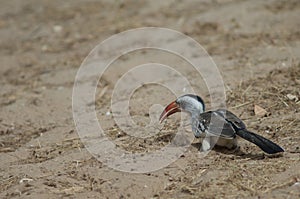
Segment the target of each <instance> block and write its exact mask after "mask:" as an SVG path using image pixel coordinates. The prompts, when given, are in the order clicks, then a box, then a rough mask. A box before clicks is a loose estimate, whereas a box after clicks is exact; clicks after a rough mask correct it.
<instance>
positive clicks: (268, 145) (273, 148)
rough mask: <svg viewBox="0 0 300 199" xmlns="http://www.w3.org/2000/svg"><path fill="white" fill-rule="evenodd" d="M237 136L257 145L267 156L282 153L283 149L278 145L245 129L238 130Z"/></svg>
mask: <svg viewBox="0 0 300 199" xmlns="http://www.w3.org/2000/svg"><path fill="white" fill-rule="evenodd" d="M237 135H239V136H240V137H242V138H244V139H245V140H248V141H249V142H252V143H253V144H255V145H257V146H258V147H259V148H261V149H262V150H263V151H264V152H266V153H268V154H274V153H279V152H284V149H283V148H281V147H280V146H279V145H277V144H275V143H274V142H272V141H270V140H268V139H266V138H264V137H262V136H260V135H257V134H255V133H252V132H250V131H247V130H246V129H243V130H238V131H237Z"/></svg>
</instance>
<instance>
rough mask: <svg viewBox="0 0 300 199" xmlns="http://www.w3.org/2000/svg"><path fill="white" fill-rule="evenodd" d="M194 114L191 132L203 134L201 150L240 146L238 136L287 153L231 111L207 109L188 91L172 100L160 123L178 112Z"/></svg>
mask: <svg viewBox="0 0 300 199" xmlns="http://www.w3.org/2000/svg"><path fill="white" fill-rule="evenodd" d="M181 111H183V112H187V113H189V114H190V115H191V125H192V131H193V133H194V135H195V137H196V138H200V137H203V138H204V139H203V141H202V150H203V151H207V150H210V149H211V148H212V147H213V146H214V145H215V144H217V145H219V146H225V147H227V148H229V149H230V148H233V147H236V146H237V139H236V137H237V135H238V136H240V137H242V138H244V139H246V140H248V141H249V142H252V143H253V144H255V145H257V146H258V147H259V148H261V149H262V150H263V151H264V152H266V153H268V154H274V153H279V152H284V150H283V149H282V148H281V147H280V146H278V145H277V144H275V143H274V142H272V141H270V140H268V139H266V138H264V137H262V136H260V135H257V134H255V133H253V132H250V131H248V130H247V129H246V126H245V124H244V123H243V121H242V120H240V119H239V118H238V117H237V116H236V115H234V114H233V113H232V112H230V111H228V110H225V109H217V110H215V111H207V112H205V105H204V102H203V100H202V99H201V97H199V96H197V95H193V94H186V95H183V96H181V97H179V98H177V99H176V100H175V101H174V102H172V103H170V104H169V105H168V106H167V107H166V108H165V109H164V111H163V112H162V114H161V115H160V118H159V120H160V122H162V121H163V120H164V119H166V118H167V117H168V116H170V115H172V114H174V113H176V112H181Z"/></svg>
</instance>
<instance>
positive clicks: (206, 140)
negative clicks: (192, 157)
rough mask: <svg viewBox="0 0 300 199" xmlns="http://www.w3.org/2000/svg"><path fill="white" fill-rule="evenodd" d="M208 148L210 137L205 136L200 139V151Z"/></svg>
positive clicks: (209, 147) (209, 146)
mask: <svg viewBox="0 0 300 199" xmlns="http://www.w3.org/2000/svg"><path fill="white" fill-rule="evenodd" d="M210 149H211V137H210V136H206V137H205V138H204V139H203V141H202V145H201V151H203V152H205V151H208V150H210Z"/></svg>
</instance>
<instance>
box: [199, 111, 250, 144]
mask: <svg viewBox="0 0 300 199" xmlns="http://www.w3.org/2000/svg"><path fill="white" fill-rule="evenodd" d="M199 122H200V124H199V129H201V130H203V127H204V128H205V130H206V131H207V132H208V133H210V134H213V135H216V136H220V137H222V138H227V139H233V138H235V137H236V131H237V129H245V124H244V123H243V122H242V121H241V120H240V119H239V118H238V117H237V116H235V115H234V114H233V113H231V112H230V111H227V110H224V109H218V110H216V111H208V112H205V113H202V114H200V115H199Z"/></svg>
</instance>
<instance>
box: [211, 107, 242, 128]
mask: <svg viewBox="0 0 300 199" xmlns="http://www.w3.org/2000/svg"><path fill="white" fill-rule="evenodd" d="M215 112H216V113H218V114H219V115H220V116H222V117H223V118H225V120H226V121H227V122H229V123H231V124H232V125H234V128H235V129H239V130H241V129H246V125H245V124H244V122H243V121H242V120H241V119H239V118H238V117H237V116H236V115H235V114H233V113H232V112H230V111H228V110H225V109H218V110H216V111H215Z"/></svg>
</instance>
